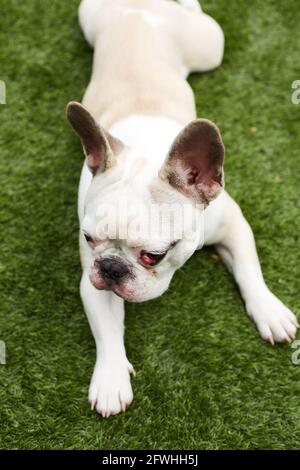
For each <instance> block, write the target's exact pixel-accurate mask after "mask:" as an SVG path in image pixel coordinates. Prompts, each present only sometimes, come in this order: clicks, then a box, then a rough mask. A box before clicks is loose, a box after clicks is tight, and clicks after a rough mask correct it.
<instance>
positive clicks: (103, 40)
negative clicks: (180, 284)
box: [67, 0, 298, 417]
mask: <svg viewBox="0 0 300 470" xmlns="http://www.w3.org/2000/svg"><path fill="white" fill-rule="evenodd" d="M79 18H80V24H81V27H82V29H83V32H84V35H85V37H86V39H87V41H88V42H89V43H90V44H91V45H92V46H93V47H94V50H95V52H94V63H93V73H92V78H91V82H90V84H89V86H88V88H87V91H86V93H85V96H84V99H83V106H82V105H81V104H79V103H76V102H71V103H70V104H69V105H68V109H67V114H68V118H69V121H70V123H71V125H72V126H73V128H74V129H75V130H76V132H77V133H78V134H79V136H80V138H81V142H82V145H83V148H84V152H85V156H86V159H85V164H84V166H83V170H82V175H81V180H80V188H79V218H80V252H81V260H82V267H83V275H82V281H81V297H82V301H83V304H84V308H85V311H86V314H87V317H88V320H89V323H90V326H91V329H92V332H93V335H94V338H95V341H96V347H97V360H96V365H95V369H94V373H93V377H92V380H91V384H90V388H89V401H90V403H91V405H92V408H94V407H95V408H96V410H97V411H98V412H99V413H100V414H101V415H102V416H103V417H108V416H110V415H114V414H117V413H119V412H120V411H122V410H123V411H125V409H126V407H127V406H128V405H129V404H130V403H131V401H132V398H133V395H132V388H131V383H130V374H131V373H134V370H133V367H132V365H131V364H130V362H129V361H128V359H127V357H126V352H125V347H124V339H123V336H124V325H123V322H124V299H125V300H129V301H144V300H148V299H151V298H155V297H157V296H159V295H161V294H162V293H163V292H164V291H166V290H167V288H168V286H169V283H170V281H171V279H172V276H173V274H174V272H175V271H176V270H177V269H178V268H179V267H180V266H182V264H183V263H184V262H185V261H186V260H187V259H188V258H189V257H190V256H191V255H192V254H193V252H194V251H195V250H197V249H198V248H201V246H202V244H203V243H205V244H208V245H211V244H214V245H216V249H217V251H218V253H219V254H220V256H221V257H222V259H223V260H224V262H225V264H226V266H227V267H228V269H229V270H230V271H231V272H232V273H233V275H234V277H235V279H236V282H237V283H238V285H239V288H240V290H241V294H242V296H243V299H244V301H245V304H246V309H247V312H248V314H249V316H250V317H251V318H252V319H253V320H254V322H255V324H256V326H257V328H258V330H259V332H260V335H261V336H262V338H263V339H265V340H267V341H269V342H270V343H272V344H274V342H275V341H278V342H283V341H290V340H291V339H293V338H294V337H295V334H296V330H297V326H298V323H297V320H296V317H295V316H294V314H293V313H292V312H291V311H290V310H289V309H288V308H287V307H285V306H284V305H283V304H282V303H281V301H280V300H279V299H277V297H275V295H273V294H272V292H270V290H269V289H268V287H267V286H266V284H265V282H264V279H263V275H262V272H261V268H260V264H259V260H258V257H257V253H256V248H255V242H254V238H253V234H252V231H251V229H250V227H249V225H248V223H247V222H246V220H245V219H244V217H243V215H242V212H241V210H240V208H239V206H238V205H237V204H236V203H235V202H234V201H233V200H232V199H231V197H230V196H229V195H228V194H227V193H226V192H225V190H224V189H223V159H224V147H223V143H222V139H221V136H220V133H219V130H218V128H217V127H216V126H215V125H214V124H213V123H212V122H210V121H208V120H205V119H196V110H195V103H194V98H193V93H192V90H191V88H190V86H189V84H188V83H187V82H186V80H185V79H186V76H187V75H188V73H189V72H191V71H208V70H212V69H214V68H216V67H218V66H219V65H220V63H221V61H222V57H223V49H224V37H223V33H222V30H221V28H220V26H219V25H218V24H217V23H216V22H215V21H214V20H213V19H212V18H211V17H210V16H208V15H206V14H204V13H203V12H202V10H201V8H200V6H199V4H198V2H197V1H196V0H181V1H179V2H178V3H176V2H174V1H166V0H83V1H82V2H81V5H80V9H79ZM105 129H106V130H105ZM120 203H121V205H122V204H123V205H122V207H123V208H124V211H123V209H122V210H121V213H120V210H118V208H119V207H120ZM137 203H138V205H139V210H137V211H136V212H135V217H133V218H132V214H131V215H128V214H129V213H130V211H129V213H126V210H125V209H126V207H127V209H128V207H129V208H130V207H131V208H132V207H133V206H134V205H137ZM151 205H154V206H156V207H158V208H159V209H158V214H159V215H160V216H161V220H162V225H163V227H161V226H160V227H159V224H158V223H157V218H156V216H157V214H156V216H155V217H154V215H153V214H152V212H151V210H150V206H151ZM163 206H164V207H167V212H165V213H164V214H163V211H162V207H163ZM184 206H185V207H187V208H189V209H190V210H189V211H187V212H185V215H184V214H183V212H182V213H181V211H180V209H179V210H178V208H180V207H184ZM103 207H105V208H106V209H107V211H108V219H109V220H108V219H107V217H106V219H105V217H104V218H103V213H102V212H101V211H102V209H103ZM172 207H177V210H176V214H174V213H172V212H171V208H172ZM141 208H142V209H141ZM171 213H172V215H173V216H174V215H175V216H176V217H177V222H178V219H179V226H180V229H181V232H180V233H181V235H180V236H177V237H176V236H175V235H174V233H175V232H174V231H173V222H174V221H173V222H172V220H173V219H172V217H170V214H171ZM99 214H100V215H99ZM101 214H102V215H101ZM178 214H179V217H178ZM186 214H188V216H186ZM106 215H107V214H106ZM110 219H111V220H110ZM133 219H134V224H135V227H136V226H137V225H138V226H139V230H140V232H139V234H140V236H137V235H136V234H137V232H138V231H137V230H135V231H134V230H129V226H130V224H131V223H132V220H133ZM103 220H105V224H104V222H103ZM137 221H138V224H137ZM110 222H112V223H110ZM104 225H105V227H104ZM171 226H172V227H171ZM131 228H132V227H131ZM149 228H150V229H151V230H150V231H149ZM164 228H170V230H167V231H165V230H164ZM171 228H172V229H171ZM150 232H151V233H150ZM120 234H121V235H120ZM124 234H125V235H124Z"/></svg>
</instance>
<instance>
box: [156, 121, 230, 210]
mask: <svg viewBox="0 0 300 470" xmlns="http://www.w3.org/2000/svg"><path fill="white" fill-rule="evenodd" d="M224 153H225V149H224V145H223V142H222V137H221V134H220V131H219V129H218V128H217V126H216V125H215V124H214V123H213V122H211V121H209V120H207V119H196V120H195V121H192V122H191V123H190V124H188V125H187V126H186V127H185V128H184V129H183V130H182V131H181V132H180V134H179V135H178V136H177V138H176V139H175V141H174V143H173V145H172V146H171V149H170V151H169V154H168V156H167V159H166V161H165V163H164V165H163V167H162V168H161V170H160V173H159V176H160V177H161V178H162V179H163V180H165V181H168V182H169V184H170V185H171V186H173V187H174V188H175V189H177V190H178V191H180V192H182V193H183V194H185V195H186V196H188V197H191V198H192V199H193V200H195V201H196V202H198V203H202V204H205V205H206V204H208V203H209V202H210V201H211V200H213V199H214V198H215V197H217V195H218V194H219V192H220V191H221V189H222V187H223V186H224V175H223V162H224Z"/></svg>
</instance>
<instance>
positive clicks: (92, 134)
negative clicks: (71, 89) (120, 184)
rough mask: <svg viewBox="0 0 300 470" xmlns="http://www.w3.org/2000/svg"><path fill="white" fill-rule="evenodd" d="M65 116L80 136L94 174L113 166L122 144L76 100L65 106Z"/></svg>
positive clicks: (88, 163)
mask: <svg viewBox="0 0 300 470" xmlns="http://www.w3.org/2000/svg"><path fill="white" fill-rule="evenodd" d="M67 117H68V120H69V122H70V124H71V126H72V127H73V129H74V130H75V131H76V132H77V134H78V135H79V137H80V140H81V143H82V146H83V150H84V153H85V156H86V161H87V165H88V167H89V169H90V170H91V172H92V173H93V175H95V174H96V173H102V172H103V171H105V170H106V169H108V168H110V167H112V166H113V164H114V162H115V156H116V155H117V154H118V153H119V152H120V151H121V150H122V148H123V144H122V142H121V141H120V140H118V139H116V138H115V137H113V136H112V135H110V134H109V132H107V131H106V130H104V129H103V128H102V127H101V126H99V125H98V124H97V122H96V120H95V119H94V118H93V116H92V115H91V114H90V113H89V112H88V111H87V109H85V108H84V106H82V104H80V103H77V102H76V101H71V102H70V103H69V104H68V106H67Z"/></svg>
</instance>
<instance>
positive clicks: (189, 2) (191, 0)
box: [178, 0, 202, 13]
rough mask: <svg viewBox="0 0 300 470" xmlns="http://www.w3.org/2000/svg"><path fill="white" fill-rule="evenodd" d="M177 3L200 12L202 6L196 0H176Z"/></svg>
mask: <svg viewBox="0 0 300 470" xmlns="http://www.w3.org/2000/svg"><path fill="white" fill-rule="evenodd" d="M178 3H179V4H180V5H181V6H183V7H184V8H186V9H187V10H191V11H194V12H197V13H200V12H202V8H201V6H200V3H199V2H198V0H178Z"/></svg>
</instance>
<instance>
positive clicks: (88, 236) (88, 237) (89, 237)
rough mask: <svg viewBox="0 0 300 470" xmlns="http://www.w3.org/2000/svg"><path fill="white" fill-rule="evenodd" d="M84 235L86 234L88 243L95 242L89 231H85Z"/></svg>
mask: <svg viewBox="0 0 300 470" xmlns="http://www.w3.org/2000/svg"><path fill="white" fill-rule="evenodd" d="M83 235H84V238H85V239H86V241H87V242H88V243H92V242H93V239H92V237H91V236H90V235H88V234H87V233H84V234H83Z"/></svg>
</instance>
